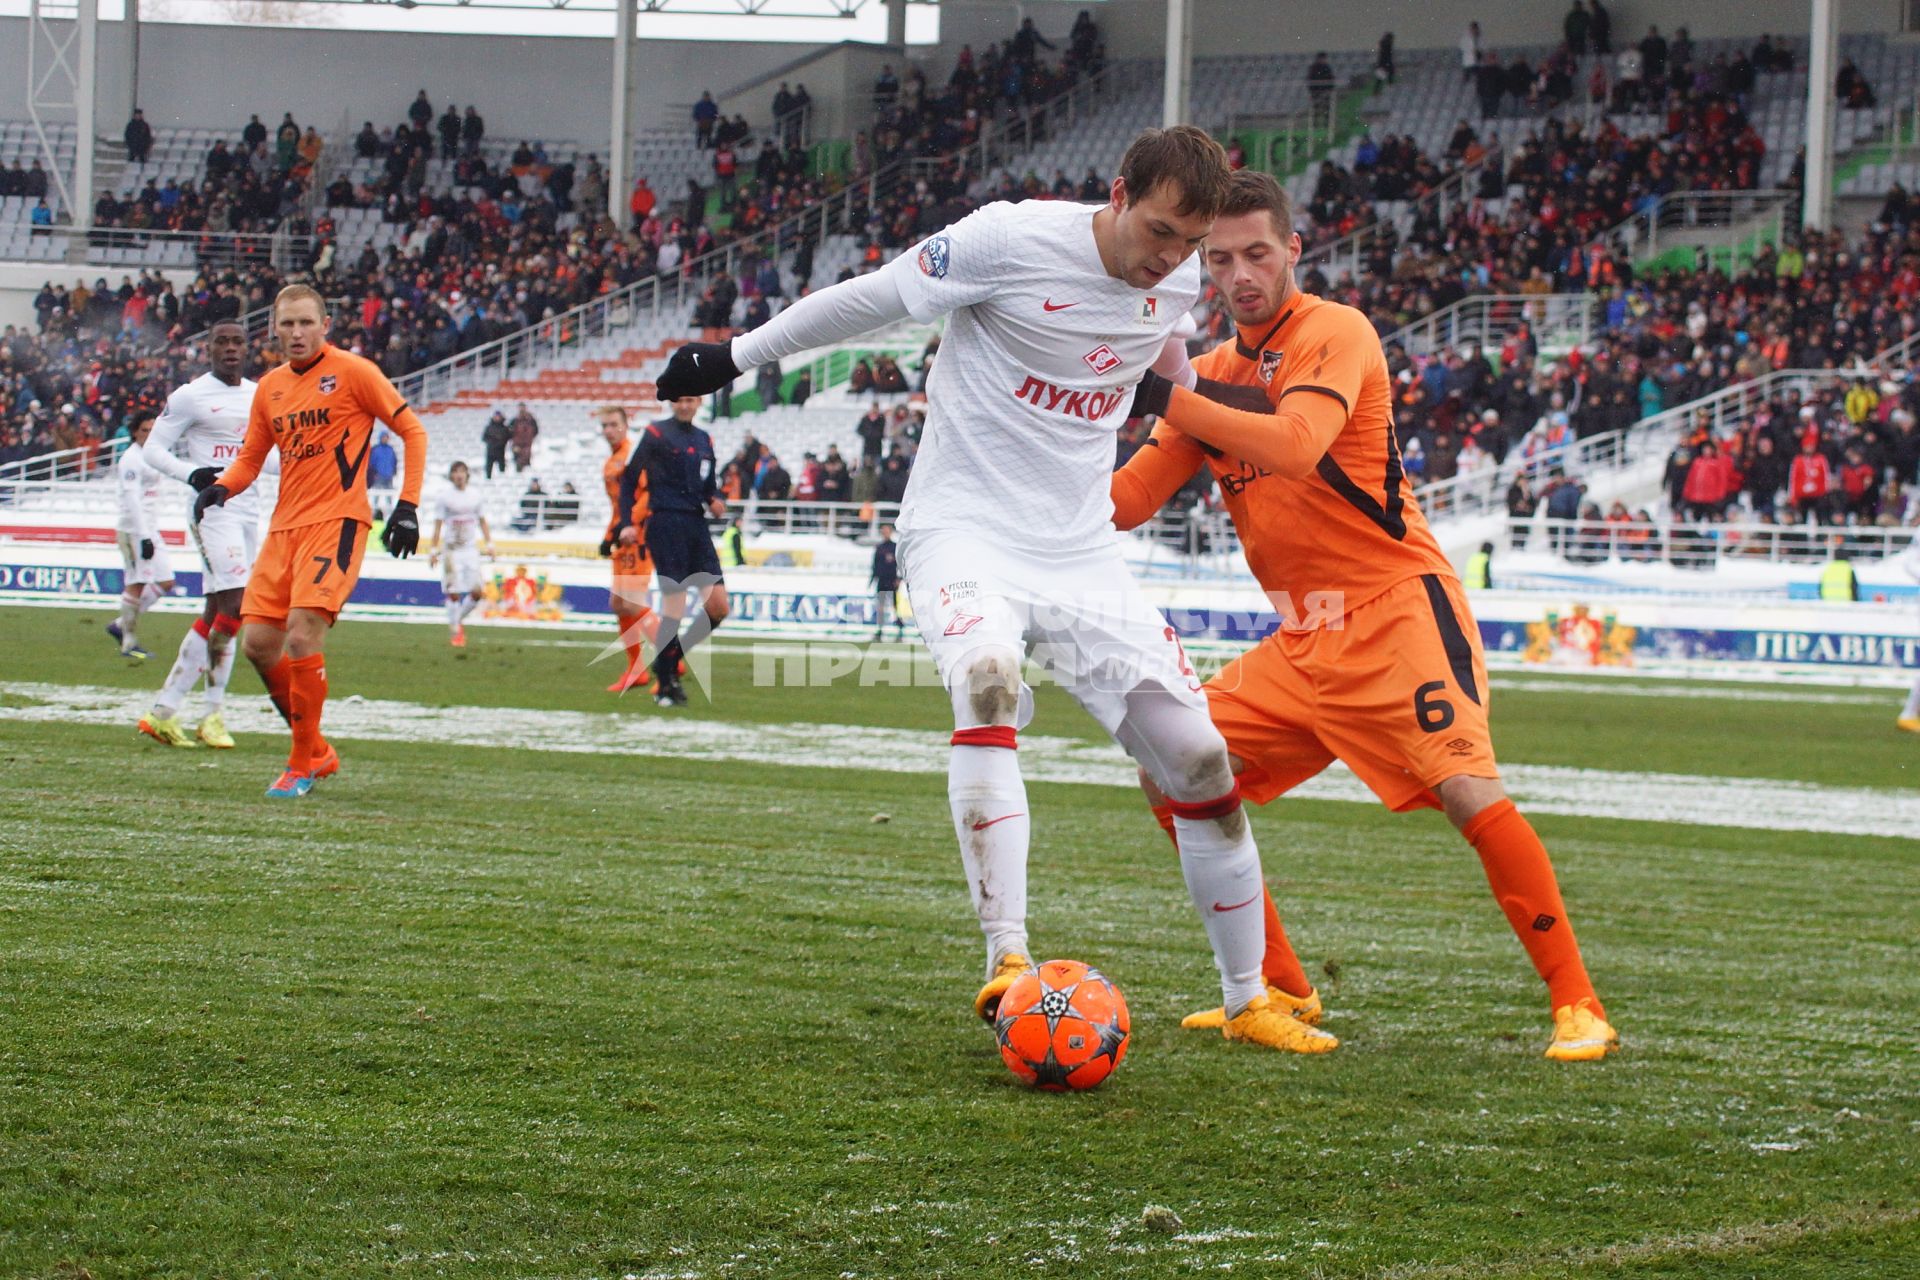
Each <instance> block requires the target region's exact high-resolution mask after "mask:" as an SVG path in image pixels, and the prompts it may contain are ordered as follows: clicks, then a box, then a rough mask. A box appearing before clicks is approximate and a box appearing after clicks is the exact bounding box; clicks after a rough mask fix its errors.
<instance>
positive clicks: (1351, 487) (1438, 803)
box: [1113, 170, 1619, 1062]
mask: <svg viewBox="0 0 1920 1280" xmlns="http://www.w3.org/2000/svg"><path fill="white" fill-rule="evenodd" d="M1293 225H1294V224H1293V208H1292V203H1291V201H1290V200H1289V199H1288V198H1287V195H1286V193H1285V192H1284V191H1283V190H1282V189H1281V187H1280V185H1279V184H1278V183H1276V182H1275V181H1274V180H1273V179H1272V178H1270V177H1268V176H1267V175H1265V174H1261V173H1254V172H1252V171H1249V170H1241V171H1240V172H1238V173H1236V174H1235V175H1234V183H1233V189H1232V192H1231V194H1230V196H1229V198H1228V202H1227V205H1226V207H1225V209H1224V210H1223V211H1222V213H1221V215H1220V217H1219V219H1218V220H1217V221H1216V222H1215V223H1214V226H1213V230H1212V231H1211V232H1210V233H1209V235H1208V236H1207V240H1206V244H1205V246H1204V248H1203V251H1202V256H1203V260H1204V262H1205V264H1206V267H1207V272H1208V274H1209V275H1210V276H1211V277H1212V279H1213V283H1214V285H1215V287H1216V288H1217V289H1218V290H1219V292H1220V294H1221V296H1222V297H1223V298H1224V299H1225V300H1226V302H1227V303H1228V305H1229V306H1230V307H1231V309H1232V312H1233V318H1234V322H1235V325H1236V333H1235V335H1234V339H1233V341H1231V342H1227V343H1223V344H1222V345H1220V346H1219V347H1217V348H1215V349H1214V350H1212V351H1210V352H1208V353H1207V354H1206V355H1204V356H1201V357H1200V358H1199V359H1198V360H1195V361H1194V362H1193V363H1192V366H1191V368H1189V369H1180V368H1178V367H1177V365H1178V364H1179V361H1178V360H1177V359H1168V360H1163V361H1162V362H1161V363H1160V364H1158V365H1156V368H1160V369H1169V368H1172V370H1173V372H1172V373H1171V376H1170V378H1163V377H1160V376H1159V375H1149V378H1148V380H1147V382H1146V383H1144V384H1143V385H1142V389H1141V391H1140V393H1139V395H1138V397H1137V398H1136V400H1135V408H1136V411H1138V412H1143V413H1150V414H1152V415H1154V416H1156V417H1158V418H1160V419H1161V421H1160V423H1159V424H1158V426H1157V427H1156V428H1155V430H1154V432H1153V437H1152V439H1151V440H1150V441H1149V447H1146V448H1143V449H1141V450H1140V451H1139V452H1138V453H1137V454H1135V455H1134V457H1133V458H1132V459H1131V460H1130V461H1129V462H1128V464H1127V465H1126V466H1125V467H1124V468H1122V469H1121V470H1119V471H1117V472H1116V473H1115V475H1114V480H1113V500H1114V522H1115V523H1116V524H1117V525H1118V526H1119V527H1121V528H1123V529H1129V528H1132V527H1134V526H1135V525H1138V524H1140V523H1141V522H1143V521H1145V520H1146V519H1148V518H1149V517H1150V516H1151V515H1152V514H1153V513H1154V512H1155V511H1157V510H1159V508H1160V507H1161V506H1162V505H1163V504H1164V503H1165V502H1166V501H1167V499H1169V498H1170V497H1172V496H1173V494H1174V492H1175V491H1176V490H1177V489H1178V488H1179V487H1180V486H1181V485H1182V484H1184V483H1185V482H1186V481H1187V479H1188V478H1189V477H1191V476H1192V475H1193V473H1194V471H1195V470H1196V469H1197V468H1198V467H1200V466H1201V465H1203V464H1204V465H1206V466H1208V467H1209V468H1210V469H1211V470H1212V472H1213V475H1214V478H1215V479H1216V480H1217V481H1218V482H1219V485H1220V488H1221V492H1222V494H1223V495H1224V499H1225V503H1226V507H1227V510H1228V512H1229V514H1230V515H1231V516H1232V518H1233V522H1234V527H1235V528H1236V529H1237V530H1238V532H1239V534H1240V541H1241V544H1242V545H1243V547H1244V548H1245V551H1246V557H1247V564H1248V566H1249V567H1250V568H1251V569H1252V570H1253V573H1254V576H1255V577H1256V578H1257V579H1259V581H1260V585H1261V586H1262V587H1263V588H1264V589H1265V591H1266V592H1267V595H1268V598H1269V599H1271V600H1272V601H1273V602H1274V604H1275V607H1276V608H1277V609H1278V610H1279V612H1280V613H1281V625H1280V629H1279V630H1278V631H1276V632H1275V633H1274V634H1272V635H1270V636H1268V637H1267V638H1266V639H1265V640H1263V641H1261V642H1260V643H1259V644H1258V645H1256V646H1255V647H1254V648H1252V649H1251V650H1249V651H1247V652H1246V653H1244V654H1242V655H1241V656H1240V657H1239V658H1237V659H1235V660H1234V661H1233V662H1232V663H1230V664H1228V665H1227V666H1226V667H1225V668H1223V669H1222V670H1221V671H1220V673H1219V674H1218V675H1216V676H1214V677H1213V679H1211V680H1209V681H1208V682H1207V684H1206V693H1207V700H1208V707H1209V710H1210V712H1211V714H1212V717H1213V721H1214V724H1215V725H1216V726H1217V727H1218V728H1219V729H1220V731H1221V733H1222V734H1223V735H1224V736H1225V738H1226V740H1227V750H1228V752H1229V753H1230V755H1231V756H1232V757H1233V764H1234V768H1235V772H1236V773H1237V774H1238V775H1239V780H1240V787H1241V790H1242V792H1243V793H1244V794H1245V795H1246V796H1247V797H1248V798H1249V799H1252V800H1254V801H1256V802H1259V803H1265V802H1266V801H1269V800H1272V799H1273V798H1274V797H1276V796H1279V795H1282V794H1284V793H1285V792H1287V791H1289V790H1291V789H1292V788H1293V787H1295V786H1297V785H1299V784H1300V783H1302V782H1304V781H1306V780H1307V779H1308V778H1311V777H1313V776H1314V775H1315V774H1317V773H1319V772H1320V771H1321V770H1322V769H1324V768H1326V767H1327V766H1328V765H1329V764H1331V763H1332V762H1333V761H1334V760H1335V759H1339V760H1342V761H1344V762H1345V763H1346V764H1347V765H1348V766H1349V767H1350V768H1351V769H1352V770H1353V771H1354V773H1355V774H1357V775H1358V776H1359V777H1360V778H1361V780H1362V781H1364V782H1365V783H1366V784H1367V786H1368V787H1369V788H1370V789H1372V791H1373V792H1374V794H1375V795H1377V796H1378V797H1379V798H1380V800H1381V802H1382V803H1384V804H1385V805H1386V806H1387V807H1388V808H1390V809H1392V810H1394V811H1395V812H1405V811H1408V810H1411V809H1417V808H1437V809H1442V810H1444V811H1445V813H1446V815H1447V817H1448V819H1449V820H1450V821H1451V822H1452V823H1453V824H1454V826H1456V827H1458V828H1459V829H1460V832H1461V834H1462V835H1464V836H1465V837H1466V839H1467V841H1468V843H1470V844H1471V845H1472V846H1473V847H1474V849H1475V851H1476V852H1478V854H1479V855H1480V860H1481V864H1482V866H1483V867H1484V868H1485V871H1486V874H1487V880H1488V882H1489V884H1490V885H1491V886H1492V889H1493V893H1494V897H1495V898H1496V899H1497V900H1498V901H1499V903H1500V906H1501V909H1502V910H1503V911H1504V912H1505V914H1506V917H1507V921H1508V923H1509V924H1510V925H1511V926H1512V927H1513V931H1514V933H1515V934H1516V935H1517V936H1518V937H1519V939H1520V942H1521V945H1522V946H1524V947H1525V948H1526V951H1527V954H1528V956H1529V957H1530V958H1531V959H1532V961H1533V964H1534V967H1535V969H1536V970H1537V971H1538V972H1539V974H1540V976H1541V978H1542V979H1543V980H1545V982H1546V984H1547V989H1548V993H1549V1001H1550V1005H1551V1008H1552V1011H1553V1022H1554V1033H1553V1039H1552V1042H1551V1043H1550V1044H1549V1045H1548V1047H1547V1051H1546V1053H1547V1056H1548V1057H1549V1058H1554V1059H1558V1060H1561V1061H1569V1062H1581V1061H1590V1060H1593V1059H1597V1058H1601V1057H1604V1056H1605V1055H1606V1054H1607V1053H1608V1052H1609V1051H1611V1050H1612V1049H1614V1048H1616V1047H1617V1046H1618V1044H1619V1037H1618V1035H1617V1034H1616V1033H1615V1032H1614V1029H1613V1028H1612V1027H1611V1026H1610V1025H1608V1023H1607V1021H1606V1014H1605V1011H1604V1010H1603V1008H1602V1007H1601V1004H1600V1001H1599V998H1598V997H1597V996H1596V995H1595V994H1594V989H1593V984H1592V982H1591V981H1590V980H1589V978H1588V976H1587V971H1586V966H1585V964H1584V963H1583V962H1582V960H1581V957H1580V948H1579V944H1578V943H1577V942H1576V941H1575V939H1574V934H1573V926H1572V924H1571V922H1570V921H1569V920H1568V919H1567V909H1566V905H1565V904H1564V903H1563V902H1562V901H1561V897H1560V889H1559V886H1558V884H1557V882H1556V880H1555V877H1554V872H1553V865H1552V863H1551V862H1550V861H1549V860H1548V857H1547V851H1546V848H1545V847H1544V846H1543V845H1542V844H1541V842H1540V838H1539V836H1538V835H1536V834H1535V832H1534V830H1533V827H1532V825H1531V824H1530V823H1528V821H1527V820H1526V818H1525V817H1524V816H1522V815H1521V813H1520V811H1519V810H1518V809H1516V808H1515V807H1514V804H1513V801H1512V800H1510V799H1508V798H1507V794H1506V790H1505V789H1504V788H1503V787H1502V786H1501V784H1500V775H1499V769H1498V767H1497V766H1496V765H1495V763H1494V758H1493V744H1492V739H1491V736H1490V733H1489V729H1488V721H1487V677H1486V666H1485V662H1484V659H1483V655H1482V653H1481V649H1480V639H1479V631H1478V627H1477V626H1476V624H1475V623H1474V620H1473V615H1472V613H1471V611H1470V610H1469V609H1468V607H1467V600H1466V596H1465V594H1464V593H1463V591H1462V590H1461V587H1460V583H1459V580H1458V578H1457V577H1456V575H1455V574H1454V571H1453V568H1452V566H1451V564H1450V563H1449V562H1448V561H1447V558H1446V556H1445V554H1444V553H1443V552H1442V551H1441V550H1440V546H1439V543H1438V542H1437V541H1435V539H1434V537H1433V534H1432V532H1431V531H1430V530H1429V528H1428V526H1427V522H1426V519H1425V517H1424V516H1422V515H1421V513H1420V508H1419V505H1418V504H1417V503H1416V502H1415V501H1414V499H1413V495H1412V494H1411V493H1410V492H1409V488H1410V487H1409V486H1408V485H1407V484H1406V482H1405V478H1404V476H1403V474H1402V472H1401V467H1400V455H1399V446H1398V443H1397V441H1396V440H1395V437H1394V425H1393V415H1392V398H1391V387H1390V381H1389V378H1388V373H1387V365H1386V358H1385V356H1384V355H1383V354H1382V352H1381V349H1380V340H1379V337H1378V335H1377V334H1376V333H1375V332H1374V329H1373V326H1372V325H1371V324H1370V323H1369V322H1368V320H1367V318H1366V316H1365V315H1363V314H1362V313H1361V312H1359V311H1356V310H1354V309H1353V308H1351V307H1347V306H1343V305H1341V304H1339V303H1335V302H1329V301H1327V300H1325V299H1322V298H1317V297H1313V296H1311V295H1308V294H1304V293H1302V292H1301V291H1300V288H1299V286H1298V284H1297V283H1295V280H1294V264H1295V263H1296V262H1297V261H1298V260H1299V256H1300V237H1299V236H1298V234H1296V233H1295V232H1294V230H1293ZM1171 351H1172V348H1171V344H1170V347H1169V352H1170V353H1171ZM1143 785H1144V786H1146V787H1147V790H1148V796H1149V799H1151V800H1152V801H1154V811H1155V813H1156V815H1158V816H1159V817H1160V820H1161V824H1162V826H1164V827H1166V828H1167V830H1168V832H1169V833H1170V834H1171V832H1172V822H1171V815H1172V810H1171V809H1170V808H1168V807H1167V805H1166V803H1165V799H1164V797H1161V796H1159V795H1157V794H1156V793H1155V790H1154V788H1153V787H1152V785H1151V783H1149V782H1146V781H1145V780H1144V777H1143ZM1266 912H1267V954H1266V957H1265V961H1264V963H1263V965H1262V969H1263V972H1264V975H1265V977H1266V980H1267V983H1268V987H1269V994H1270V995H1271V996H1272V997H1273V999H1274V1002H1275V1003H1276V1004H1279V1005H1283V1006H1285V1007H1288V1008H1290V1009H1292V1010H1293V1011H1294V1013H1295V1016H1296V1017H1299V1018H1300V1019H1301V1020H1302V1021H1306V1022H1310V1023H1317V1022H1318V1021H1319V1017H1320V1013H1321V1005H1320V999H1319V995H1318V993H1317V992H1315V991H1314V989H1313V987H1312V986H1311V985H1310V984H1309V983H1308V981H1307V978H1306V974H1305V972H1304V971H1303V970H1302V968H1301V966H1300V961H1299V959H1298V958H1297V957H1296V956H1295V955H1294V953H1293V949H1292V947H1291V946H1290V945H1289V944H1288V942H1287V938H1286V933H1285V930H1284V929H1282V927H1281V924H1280V917H1279V915H1278V913H1277V912H1276V911H1275V909H1274V906H1273V899H1272V897H1271V895H1269V896H1268V897H1267V900H1266ZM1220 1021H1221V1015H1220V1014H1219V1012H1218V1011H1214V1012H1211V1013H1199V1014H1194V1015H1192V1016H1191V1017H1189V1018H1188V1019H1187V1020H1186V1021H1185V1022H1184V1023H1183V1024H1182V1025H1183V1026H1203V1027H1204V1026H1218V1025H1220Z"/></svg>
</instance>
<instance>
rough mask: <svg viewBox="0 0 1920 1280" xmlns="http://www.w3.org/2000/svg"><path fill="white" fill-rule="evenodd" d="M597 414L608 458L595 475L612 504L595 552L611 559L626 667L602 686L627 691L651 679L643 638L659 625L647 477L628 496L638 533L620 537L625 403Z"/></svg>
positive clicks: (627, 440)
mask: <svg viewBox="0 0 1920 1280" xmlns="http://www.w3.org/2000/svg"><path fill="white" fill-rule="evenodd" d="M597 415H598V417H599V419H600V435H601V438H603V439H604V440H605V441H606V442H607V460H606V461H605V462H604V463H602V464H601V466H600V479H601V481H602V483H604V484H605V485H606V487H607V503H608V505H609V506H611V507H612V508H613V510H612V512H611V513H610V514H609V515H608V516H607V533H606V536H605V537H603V538H601V539H600V554H601V555H603V556H611V557H613V588H612V589H611V590H610V591H609V592H608V593H607V595H608V599H609V601H610V602H611V603H612V605H613V620H614V622H615V623H616V624H617V625H618V626H619V628H620V644H621V647H622V648H624V649H625V650H626V651H627V669H626V671H625V672H624V673H622V674H621V676H620V678H619V679H618V680H615V681H614V682H613V683H612V684H610V685H608V686H607V692H608V693H625V692H626V691H627V690H629V689H645V688H647V687H649V686H650V685H651V684H652V683H653V672H652V671H650V670H649V669H648V668H647V662H646V650H645V647H644V645H643V644H642V641H645V642H646V643H652V641H653V639H654V632H655V629H656V628H657V627H658V626H659V621H658V618H657V616H656V615H655V614H654V612H653V609H652V607H651V606H650V605H649V604H648V603H647V599H648V596H647V592H648V589H649V586H650V581H649V580H650V579H651V578H652V577H653V561H652V560H651V559H649V558H648V556H647V537H646V519H647V481H646V477H645V476H644V475H642V476H641V477H640V486H639V491H638V494H637V496H636V497H635V498H634V500H633V505H634V520H635V522H636V524H637V525H638V526H639V531H638V532H637V533H636V534H635V536H633V537H631V538H622V537H621V536H620V477H621V475H622V474H623V473H624V472H625V471H626V467H627V457H628V455H630V454H631V453H632V452H633V438H632V436H631V435H630V434H629V432H628V426H627V411H626V408H625V407H624V406H622V405H617V404H610V405H605V406H602V407H601V408H600V409H599V410H598V411H597ZM609 652H610V650H609ZM601 656H603V657H604V656H605V655H604V654H603V655H601Z"/></svg>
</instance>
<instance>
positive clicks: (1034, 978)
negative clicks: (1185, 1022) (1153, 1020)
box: [993, 960, 1128, 1093]
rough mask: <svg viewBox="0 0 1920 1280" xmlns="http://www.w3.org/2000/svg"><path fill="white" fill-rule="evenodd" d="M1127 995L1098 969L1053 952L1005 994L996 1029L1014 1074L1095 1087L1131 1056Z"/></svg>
mask: <svg viewBox="0 0 1920 1280" xmlns="http://www.w3.org/2000/svg"><path fill="white" fill-rule="evenodd" d="M1127 1028H1128V1019H1127V999H1126V997H1125V996H1123V995H1121V994H1120V988H1118V987H1116V986H1114V985H1113V983H1111V982H1109V981H1108V980H1107V978H1106V976H1105V975H1104V974H1102V973H1101V972H1100V971H1099V970H1098V969H1095V968H1092V967H1091V966H1088V965H1084V964H1081V963H1080V962H1079V961H1078V960H1049V961H1047V962H1046V963H1045V964H1043V965H1041V966H1040V967H1039V968H1038V969H1029V970H1027V971H1026V972H1025V973H1023V974H1021V975H1020V976H1019V977H1017V978H1015V979H1014V980H1013V985H1012V986H1010V987H1008V988H1007V991H1006V994H1005V995H1003V996H1001V997H1000V1008H999V1012H998V1013H997V1014H996V1015H995V1017H994V1024H993V1029H994V1034H995V1035H996V1036H997V1037H998V1038H999V1041H1000V1056H1001V1057H1002V1058H1004V1059H1006V1063H1007V1067H1008V1069H1009V1070H1011V1071H1012V1072H1013V1074H1014V1075H1016V1076H1019V1077H1020V1079H1021V1080H1023V1081H1025V1082H1026V1083H1027V1084H1030V1085H1032V1086H1034V1088H1036V1089H1045V1090H1047V1091H1048V1092H1050V1093H1058V1092H1060V1091H1062V1090H1065V1089H1091V1088H1093V1087H1094V1086H1095V1085H1097V1084H1099V1083H1100V1082H1101V1081H1102V1080H1105V1079H1106V1078H1107V1077H1108V1076H1110V1075H1112V1074H1113V1069H1114V1068H1115V1067H1117V1066H1119V1065H1120V1060H1121V1059H1122V1058H1124V1057H1126V1056H1127Z"/></svg>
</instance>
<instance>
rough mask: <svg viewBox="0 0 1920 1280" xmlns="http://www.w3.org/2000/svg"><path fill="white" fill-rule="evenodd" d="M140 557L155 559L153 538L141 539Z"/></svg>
mask: <svg viewBox="0 0 1920 1280" xmlns="http://www.w3.org/2000/svg"><path fill="white" fill-rule="evenodd" d="M140 558H141V559H142V560H151V559H153V539H152V538H142V539H140Z"/></svg>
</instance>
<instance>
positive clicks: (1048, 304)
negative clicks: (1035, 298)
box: [1040, 298, 1080, 311]
mask: <svg viewBox="0 0 1920 1280" xmlns="http://www.w3.org/2000/svg"><path fill="white" fill-rule="evenodd" d="M1079 305H1080V304H1079V303H1077V302H1055V301H1054V300H1053V299H1052V298H1048V299H1047V300H1046V301H1045V302H1043V303H1041V304H1040V309H1041V310H1042V311H1065V310H1066V309H1067V308H1068V307H1077V306H1079Z"/></svg>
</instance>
